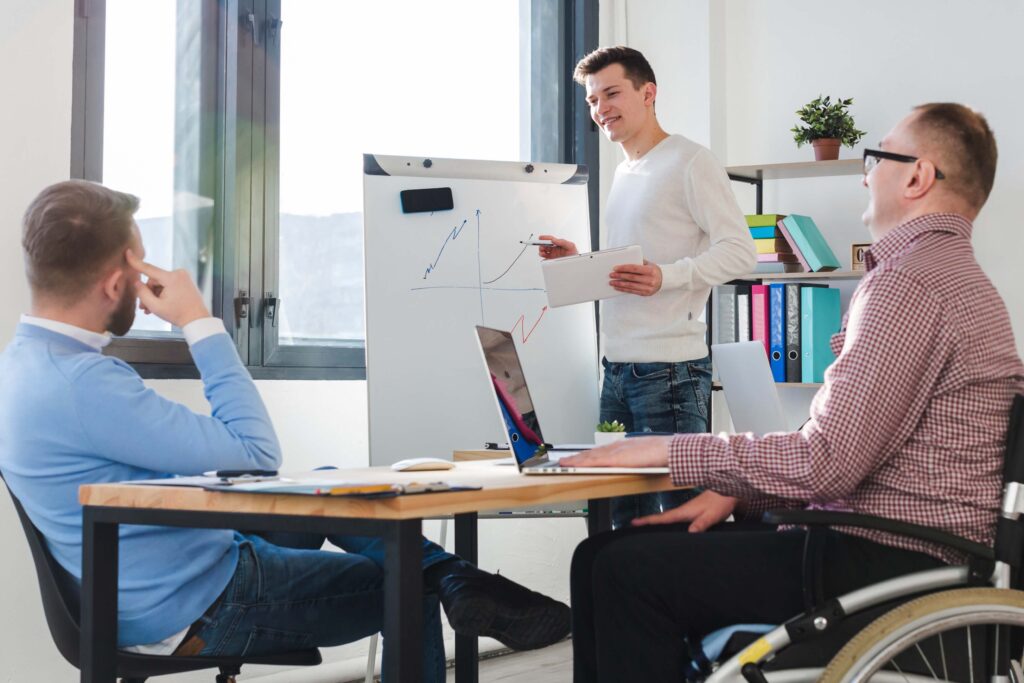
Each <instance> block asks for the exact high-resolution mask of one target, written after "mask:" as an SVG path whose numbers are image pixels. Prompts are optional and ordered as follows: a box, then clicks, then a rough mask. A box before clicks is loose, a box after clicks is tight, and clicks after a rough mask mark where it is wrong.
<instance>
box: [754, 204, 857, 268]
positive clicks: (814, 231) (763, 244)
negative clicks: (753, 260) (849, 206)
mask: <svg viewBox="0 0 1024 683" xmlns="http://www.w3.org/2000/svg"><path fill="white" fill-rule="evenodd" d="M747 227H749V228H750V236H751V237H753V238H754V244H755V245H756V246H757V267H756V268H755V269H754V273H755V274H772V273H799V272H803V271H807V272H810V273H817V272H821V271H829V270H835V269H837V268H838V267H839V260H838V259H837V258H836V255H835V254H834V253H833V252H832V249H831V248H830V247H829V246H828V242H826V241H825V238H824V236H822V234H821V230H819V229H818V226H817V225H816V224H815V223H814V219H812V218H811V217H810V216H801V215H799V214H795V213H793V214H790V215H788V216H784V215H781V214H775V213H769V214H756V215H751V216H747Z"/></svg>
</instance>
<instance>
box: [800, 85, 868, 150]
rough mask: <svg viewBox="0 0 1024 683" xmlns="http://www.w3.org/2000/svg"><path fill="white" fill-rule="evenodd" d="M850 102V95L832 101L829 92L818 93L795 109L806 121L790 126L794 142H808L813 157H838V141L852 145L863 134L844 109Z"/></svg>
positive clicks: (851, 102)
mask: <svg viewBox="0 0 1024 683" xmlns="http://www.w3.org/2000/svg"><path fill="white" fill-rule="evenodd" d="M851 104H853V98H852V97H851V98H849V99H846V100H841V99H837V100H836V101H835V102H833V101H832V99H831V97H829V96H825V97H822V96H821V95H818V96H817V97H816V98H815V99H813V100H811V101H810V102H808V103H807V104H805V105H804V106H803V108H802V109H798V110H797V112H796V113H797V115H798V116H799V117H800V120H801V121H802V122H803V123H804V124H806V125H803V126H794V127H793V129H792V132H793V139H794V140H796V146H797V147H802V146H803V145H804V143H806V142H809V143H811V145H812V146H813V147H814V160H815V161H825V160H828V159H838V158H839V146H840V145H846V146H847V147H853V146H854V145H856V144H857V143H858V142H860V139H861V138H862V137H864V131H862V130H857V128H856V127H855V126H854V123H853V117H852V116H850V112H848V111H847V108H848V107H849V106H850V105H851Z"/></svg>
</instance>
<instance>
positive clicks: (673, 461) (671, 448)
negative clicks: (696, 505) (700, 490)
mask: <svg viewBox="0 0 1024 683" xmlns="http://www.w3.org/2000/svg"><path fill="white" fill-rule="evenodd" d="M708 436H709V435H708V434H676V436H675V437H674V438H673V439H672V441H671V442H670V443H669V445H668V471H669V473H670V474H671V476H672V483H673V484H675V485H676V486H700V485H702V484H704V483H705V482H704V477H705V473H704V467H703V466H702V465H703V464H702V463H701V452H702V451H703V445H704V444H705V443H706V440H707V437H708Z"/></svg>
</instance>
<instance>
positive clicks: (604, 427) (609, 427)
mask: <svg viewBox="0 0 1024 683" xmlns="http://www.w3.org/2000/svg"><path fill="white" fill-rule="evenodd" d="M597 431H599V432H625V431H626V425H624V424H622V423H621V422H619V421H618V420H612V421H611V422H609V421H608V420H605V421H604V422H602V423H600V424H598V425H597Z"/></svg>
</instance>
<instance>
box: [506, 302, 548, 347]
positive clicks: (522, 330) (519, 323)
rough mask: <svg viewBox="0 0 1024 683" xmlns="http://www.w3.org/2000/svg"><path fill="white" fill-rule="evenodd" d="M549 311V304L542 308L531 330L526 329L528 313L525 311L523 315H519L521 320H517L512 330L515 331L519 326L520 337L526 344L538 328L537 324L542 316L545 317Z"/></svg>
mask: <svg viewBox="0 0 1024 683" xmlns="http://www.w3.org/2000/svg"><path fill="white" fill-rule="evenodd" d="M547 312H548V307H547V306H545V307H544V308H542V309H540V315H539V316H537V319H536V320H535V321H534V323H533V327H531V328H530V331H529V332H527V331H526V314H525V313H523V314H522V315H521V316H519V320H517V321H516V324H515V325H513V326H512V332H515V331H516V328H517V327H518V328H519V335H520V338H521V339H522V340H523V343H524V344H525V343H526V342H527V341H528V340H529V339H530V335H532V334H533V331H534V330H536V329H537V325H539V324H540V320H541V318H543V317H544V314H545V313H547Z"/></svg>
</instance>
